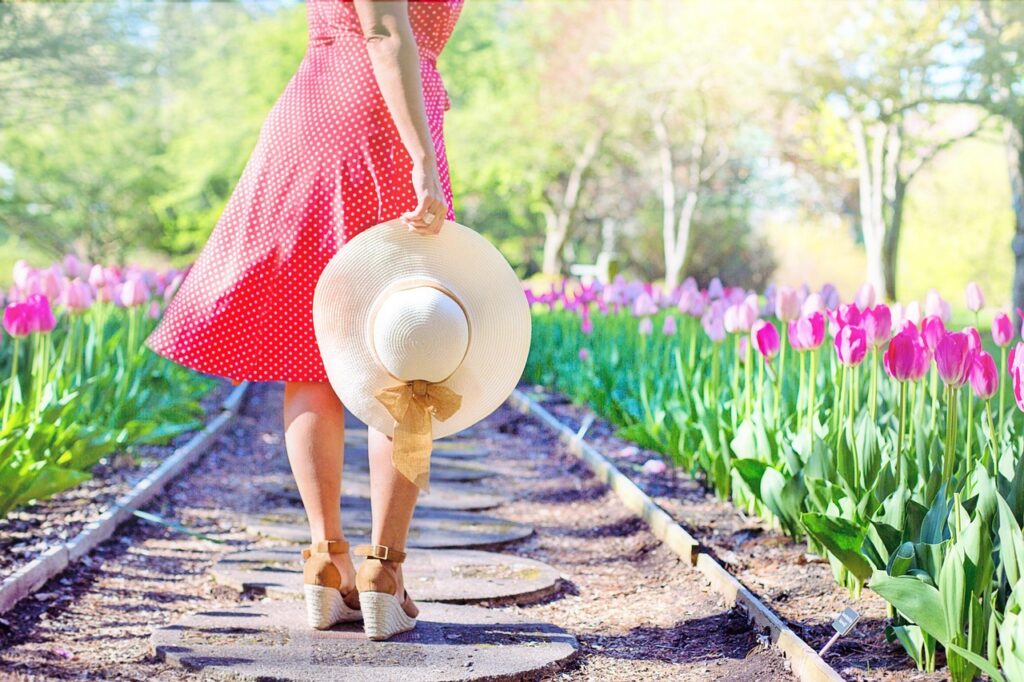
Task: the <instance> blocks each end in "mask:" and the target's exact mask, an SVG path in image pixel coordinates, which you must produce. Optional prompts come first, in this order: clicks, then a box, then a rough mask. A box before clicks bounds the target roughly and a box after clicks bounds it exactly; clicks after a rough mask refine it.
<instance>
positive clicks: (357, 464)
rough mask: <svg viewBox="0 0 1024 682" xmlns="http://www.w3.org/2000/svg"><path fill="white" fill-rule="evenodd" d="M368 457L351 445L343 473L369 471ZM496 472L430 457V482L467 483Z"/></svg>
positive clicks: (488, 476)
mask: <svg viewBox="0 0 1024 682" xmlns="http://www.w3.org/2000/svg"><path fill="white" fill-rule="evenodd" d="M369 470H370V459H369V455H368V453H367V451H366V448H365V447H364V448H358V447H353V448H349V449H348V450H346V451H345V475H346V476H347V475H348V473H349V472H353V471H362V472H369ZM497 475H498V474H497V472H496V471H494V470H493V469H490V468H488V467H485V466H482V465H479V464H473V463H472V462H457V461H453V460H448V461H445V460H444V458H443V457H438V458H436V459H435V458H431V462H430V482H431V483H435V482H457V483H468V482H473V481H482V480H484V479H486V478H491V477H492V476H497Z"/></svg>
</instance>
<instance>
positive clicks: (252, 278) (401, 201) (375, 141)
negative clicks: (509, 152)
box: [146, 0, 462, 639]
mask: <svg viewBox="0 0 1024 682" xmlns="http://www.w3.org/2000/svg"><path fill="white" fill-rule="evenodd" d="M461 5H462V0H438V1H433V2H428V1H420V0H409V1H408V2H406V0H399V1H394V2H380V1H374V0H308V2H307V13H308V28H309V32H308V47H307V50H306V54H305V55H304V57H303V59H302V62H301V63H300V64H299V67H298V71H297V72H296V73H295V75H294V76H293V77H292V78H291V80H290V81H289V82H288V84H287V86H286V87H285V89H284V92H283V93H282V94H281V96H280V98H279V99H278V100H277V102H276V103H275V104H274V106H273V108H272V109H271V111H270V113H269V114H268V116H267V119H266V121H265V122H264V124H263V127H262V129H261V131H260V135H259V138H258V140H257V142H256V146H255V149H254V150H253V152H252V155H251V157H250V158H249V161H248V163H247V164H246V167H245V169H244V170H243V172H242V175H241V177H240V179H239V181H238V185H237V186H236V187H235V190H234V192H233V193H232V196H231V198H230V199H229V200H228V203H227V205H226V207H225V209H224V212H223V214H222V215H221V217H220V219H219V220H218V222H217V225H216V227H215V229H214V231H213V233H212V234H211V236H210V239H209V241H208V242H207V244H206V246H205V247H204V248H203V250H202V251H201V253H200V254H199V256H198V257H197V258H196V260H195V262H194V263H193V265H192V267H191V268H190V269H189V271H188V274H187V275H186V276H185V278H184V280H183V281H182V283H181V285H180V288H179V289H178V291H177V292H176V294H175V295H174V298H173V299H172V300H171V302H170V303H169V304H168V306H167V310H166V311H165V313H164V316H163V318H162V319H161V321H160V324H159V325H158V326H157V328H156V329H155V330H154V331H153V333H152V334H151V335H150V337H149V338H148V339H147V340H146V344H147V345H148V346H149V347H150V348H151V349H152V350H153V351H155V352H157V353H159V354H161V355H164V356H165V357H167V358H170V359H172V360H174V361H176V362H178V363H180V364H183V365H186V366H188V367H191V368H193V369H196V370H199V371H202V372H206V373H210V374H217V375H221V376H225V377H228V378H230V379H232V380H233V381H234V383H236V384H237V383H240V382H241V381H243V380H249V381H283V382H285V390H284V428H285V445H286V448H287V451H288V459H289V462H290V464H291V469H292V472H293V474H294V476H295V480H296V483H297V485H298V489H299V493H300V495H301V497H302V503H303V505H304V506H305V508H306V513H307V515H308V517H309V525H310V533H311V537H312V543H311V545H310V547H309V548H307V549H306V550H303V556H304V557H305V558H306V565H305V571H304V573H305V582H306V600H307V609H308V615H309V623H310V625H311V626H313V627H316V628H324V627H329V626H330V625H332V624H333V623H334V622H337V621H339V620H356V619H358V618H359V617H360V612H359V611H358V608H359V607H358V604H359V596H358V590H357V589H356V571H355V568H354V565H353V562H352V559H351V558H350V556H349V552H348V543H347V541H345V536H344V533H343V530H342V522H341V514H340V497H341V474H342V464H343V458H344V455H343V451H344V437H345V432H344V419H343V408H342V404H341V402H340V401H339V399H338V397H337V395H336V394H335V393H334V391H333V390H332V389H331V386H330V384H329V383H328V381H327V375H326V372H325V370H324V366H323V361H322V359H321V357H320V352H319V349H318V347H317V343H316V338H315V336H314V330H313V322H312V313H311V311H312V300H313V291H314V288H315V286H316V282H317V279H318V277H319V275H320V272H321V271H322V270H323V268H324V266H325V265H326V264H327V262H328V261H329V260H330V259H331V257H332V256H333V255H334V254H335V253H336V252H337V250H338V249H339V248H340V247H341V246H342V245H343V244H344V243H345V242H346V241H348V240H349V239H351V238H353V237H354V236H356V235H357V234H359V233H360V232H362V231H363V230H365V229H367V228H369V227H371V226H374V225H377V224H379V223H382V222H385V221H388V220H393V219H395V218H400V219H401V221H402V222H403V223H404V224H406V225H407V226H408V228H409V230H411V231H415V232H419V233H423V234H436V233H437V232H439V231H440V230H441V228H442V226H443V224H444V221H445V220H446V219H447V220H452V221H454V220H455V213H454V211H453V209H452V196H451V184H450V181H449V176H448V164H447V159H446V156H445V148H444V138H443V131H442V123H443V115H444V111H445V110H447V109H448V108H449V107H450V103H449V101H448V97H447V93H446V92H445V89H444V86H443V83H442V81H441V77H440V74H439V73H438V71H437V66H436V59H437V55H438V54H439V53H440V52H441V50H442V49H443V48H444V46H445V43H446V42H447V40H448V38H449V36H450V35H451V32H452V29H453V28H454V27H455V22H456V21H457V19H458V16H459V12H460V10H461ZM369 457H370V479H371V480H370V486H371V490H370V498H371V499H370V503H371V509H372V513H373V529H372V542H373V543H374V545H373V546H364V547H362V548H360V547H357V548H356V549H357V553H359V554H361V555H363V556H367V557H368V558H367V559H366V560H365V561H364V562H363V564H362V565H361V566H360V572H359V584H360V587H361V589H363V590H364V591H372V592H375V593H378V594H379V593H383V592H386V593H387V594H388V595H394V599H393V600H392V601H393V602H394V604H396V605H398V606H396V607H395V608H396V609H398V608H399V606H400V610H399V612H397V613H385V614H383V615H382V614H379V613H373V614H370V613H367V618H366V619H365V622H364V628H365V630H366V634H367V636H368V637H371V638H373V639H386V638H388V637H390V636H391V635H393V634H395V633H397V632H401V631H404V630H408V629H410V628H412V627H413V626H414V625H415V617H416V615H417V613H418V610H417V608H416V605H415V603H413V601H412V599H411V598H409V596H408V594H407V593H406V592H405V590H404V583H403V578H402V570H401V560H402V559H404V550H405V541H406V535H407V534H408V530H409V523H410V522H411V520H412V513H413V508H414V506H415V504H416V497H417V493H418V488H417V487H416V485H415V484H413V483H412V482H411V481H409V480H407V479H406V478H404V477H403V476H401V475H400V474H399V473H398V472H396V471H395V470H394V469H393V468H392V465H391V440H390V438H389V437H388V436H385V435H384V434H383V433H381V432H380V431H377V430H375V429H370V432H369Z"/></svg>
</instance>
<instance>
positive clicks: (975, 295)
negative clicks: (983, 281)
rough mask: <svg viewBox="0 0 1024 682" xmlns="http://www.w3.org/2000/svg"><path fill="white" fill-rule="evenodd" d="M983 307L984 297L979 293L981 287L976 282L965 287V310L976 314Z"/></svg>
mask: <svg viewBox="0 0 1024 682" xmlns="http://www.w3.org/2000/svg"><path fill="white" fill-rule="evenodd" d="M984 307H985V295H984V294H983V293H981V287H980V286H978V283H977V282H971V283H970V284H968V285H967V309H968V310H970V311H971V312H975V313H976V312H978V311H979V310H981V309H982V308H984Z"/></svg>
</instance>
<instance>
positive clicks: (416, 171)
mask: <svg viewBox="0 0 1024 682" xmlns="http://www.w3.org/2000/svg"><path fill="white" fill-rule="evenodd" d="M412 187H413V189H414V190H415V192H416V199H417V204H416V208H414V209H413V210H411V211H409V212H408V213H403V214H402V217H401V221H402V224H403V225H406V226H407V227H408V228H409V231H410V232H419V233H420V234H437V233H438V232H440V231H441V226H442V225H443V224H444V220H445V216H447V215H448V205H447V204H446V203H445V201H444V191H443V190H442V189H441V177H440V174H439V173H438V171H437V162H436V161H435V160H430V161H426V162H423V163H416V164H413V167H412Z"/></svg>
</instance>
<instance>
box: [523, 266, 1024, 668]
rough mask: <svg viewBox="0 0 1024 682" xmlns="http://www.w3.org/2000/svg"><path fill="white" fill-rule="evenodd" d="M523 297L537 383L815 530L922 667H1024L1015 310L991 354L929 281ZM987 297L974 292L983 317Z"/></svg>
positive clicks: (746, 500)
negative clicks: (529, 309) (899, 295)
mask: <svg viewBox="0 0 1024 682" xmlns="http://www.w3.org/2000/svg"><path fill="white" fill-rule="evenodd" d="M528 297H529V298H530V299H531V303H533V305H534V312H535V316H534V325H535V326H534V330H535V333H534V339H533V345H532V347H531V355H530V361H529V363H528V366H527V371H526V373H525V376H524V379H525V380H527V381H530V382H532V383H535V384H540V385H544V386H550V387H553V388H555V389H557V390H559V391H562V392H564V393H565V394H566V395H568V396H570V397H571V398H572V399H573V400H575V401H577V402H584V401H586V402H589V403H590V404H591V405H592V407H593V408H594V410H595V411H596V412H597V413H599V414H601V415H602V416H604V417H606V418H607V419H608V420H609V421H610V422H612V423H613V424H615V425H616V426H617V427H619V435H621V436H623V437H625V438H629V439H631V440H633V441H635V442H637V443H638V444H639V445H641V446H643V447H646V448H650V449H653V450H657V451H659V452H662V453H664V454H665V455H666V456H667V458H668V459H669V460H670V461H671V462H672V463H674V464H675V465H676V466H678V467H681V468H682V469H684V470H685V471H687V472H688V473H692V474H693V475H695V476H697V477H699V478H700V479H701V480H702V481H704V482H705V483H706V485H707V486H708V487H709V488H711V489H713V490H714V491H715V492H716V493H717V494H718V495H719V496H721V497H722V498H727V499H731V500H732V501H733V503H734V504H735V505H737V507H739V508H740V509H742V510H745V511H746V512H747V513H750V514H757V515H759V516H761V517H762V518H764V519H766V520H768V521H769V522H771V523H772V524H774V525H775V526H776V527H777V528H778V529H780V530H781V531H782V532H784V533H785V534H786V535H789V536H790V537H791V538H793V539H794V540H800V541H805V542H806V544H807V550H808V552H809V553H810V554H814V555H820V556H824V557H826V558H827V560H828V562H829V566H830V568H831V572H832V575H833V577H834V579H835V580H836V582H837V584H839V585H841V586H843V587H844V588H845V589H846V590H847V592H848V594H849V595H850V598H851V599H854V600H856V599H858V598H860V596H861V590H862V587H863V586H864V585H869V586H870V588H871V589H872V590H873V592H874V593H875V594H876V595H879V596H881V597H882V598H884V599H885V600H886V601H887V602H888V605H887V609H886V611H887V613H886V615H887V618H885V619H880V620H882V621H884V622H879V623H878V626H879V628H880V629H881V628H884V633H885V635H886V636H887V637H889V638H890V639H891V640H892V641H896V642H899V643H900V644H902V646H903V647H904V649H905V650H906V651H907V652H908V653H909V654H910V656H911V657H912V659H913V660H914V662H915V663H916V664H917V666H918V667H920V668H922V669H924V670H934V669H935V668H936V667H938V666H939V665H941V663H942V659H941V658H940V651H941V649H943V648H944V649H945V652H946V658H947V667H948V671H949V674H950V676H951V677H952V678H953V679H955V680H969V679H972V678H973V677H975V676H976V674H978V672H979V671H984V672H986V673H988V674H989V675H990V676H991V677H992V678H993V679H1004V678H1003V675H1005V679H1009V680H1014V679H1022V678H1024V670H1022V668H1021V667H1020V666H1021V665H1022V661H1024V658H1022V654H1021V652H1020V649H1019V647H1021V646H1024V618H1022V617H1021V616H1020V610H1021V604H1020V602H1021V601H1024V582H1022V580H1021V572H1022V571H1021V567H1022V566H1024V536H1022V534H1021V531H1020V524H1021V522H1022V517H1024V465H1022V464H1021V461H1022V458H1021V457H1020V456H1019V452H1020V438H1021V430H1020V425H1019V423H1018V421H1019V420H1018V419H1017V418H1016V415H1015V413H1014V411H1013V410H1012V407H1011V408H1010V409H1007V403H1008V402H1009V401H1006V400H1004V399H1003V398H1002V396H1003V395H1004V394H1005V388H1004V390H1003V392H1002V393H1001V392H1000V391H999V389H1000V387H1005V386H1007V385H1009V384H1011V383H1012V384H1013V386H1014V387H1016V388H1017V389H1018V390H1017V391H1016V396H1017V397H1018V398H1021V391H1020V390H1019V388H1020V385H1021V375H1022V371H1024V370H1022V366H1024V364H1022V363H1024V353H1015V352H1012V351H1011V352H1010V353H1009V359H1010V362H1009V363H1007V362H1005V361H1002V360H1003V358H1005V357H1006V351H1007V348H1008V347H1009V345H1010V344H1011V342H1012V337H1013V332H1012V327H1011V325H1010V320H1009V318H1008V317H1007V316H1006V315H1005V314H999V315H997V316H996V318H995V320H994V323H993V325H992V338H991V341H989V342H988V344H987V348H988V349H991V350H986V345H984V344H982V338H981V335H980V333H979V332H978V331H977V329H976V328H975V327H968V328H966V329H963V330H959V331H949V330H947V328H946V327H947V325H948V324H949V321H950V312H951V311H950V306H949V305H948V304H946V303H945V302H944V301H942V299H941V298H940V297H938V296H937V294H934V293H933V294H931V295H930V296H929V300H928V301H927V302H926V304H925V310H924V311H923V313H924V314H922V311H921V309H920V305H919V304H917V303H911V304H908V305H905V306H904V305H897V306H893V307H889V306H886V305H884V304H879V305H876V304H875V301H874V300H873V298H874V296H873V295H872V292H871V290H870V289H868V288H865V289H864V290H862V291H861V292H860V293H859V294H858V297H857V300H856V301H854V302H851V303H846V304H842V303H841V302H840V301H839V298H838V296H837V295H836V293H835V291H834V289H831V288H829V287H826V288H825V289H824V290H823V291H821V292H816V293H810V292H807V291H806V290H794V289H785V288H783V289H778V290H773V291H768V292H765V295H763V296H761V295H757V294H753V293H752V292H746V291H743V290H740V289H731V288H725V287H722V286H721V285H720V284H719V283H717V282H712V283H711V285H710V286H709V287H708V288H707V289H700V288H698V287H697V286H696V284H695V283H693V282H692V281H688V282H687V283H685V284H684V285H683V286H682V287H680V288H678V289H676V290H675V291H673V292H668V293H665V292H661V291H659V290H658V289H656V288H655V287H652V286H650V285H646V284H643V283H639V282H628V283H627V282H625V281H623V280H621V279H620V280H617V281H616V283H615V284H613V285H612V286H607V287H600V286H598V285H594V286H580V285H578V284H571V283H563V284H562V286H561V287H552V288H551V289H550V290H549V291H547V292H544V293H542V294H536V293H534V292H528ZM980 299H981V296H980V291H978V290H977V289H976V288H972V290H971V291H969V295H968V301H969V304H970V306H971V308H972V309H973V310H975V311H977V310H978V309H980V308H981V307H982V305H981V304H982V301H981V300H980ZM777 325H779V326H777ZM656 326H657V327H658V328H660V330H661V332H660V333H654V329H655V327H656ZM780 327H781V329H782V330H784V333H780ZM894 332H895V333H894ZM826 338H830V342H829V343H828V344H826V343H825V341H826ZM1021 346H1024V344H1018V347H1021ZM993 353H996V354H998V355H999V356H1000V360H1001V361H1000V362H998V363H997V362H996V361H995V360H994V358H993ZM1014 360H1016V362H1015V361H1014ZM968 385H969V386H970V387H969V388H968ZM940 386H941V387H942V390H941V391H940V390H939V388H940ZM1011 405H1012V403H1011ZM646 468H647V469H648V470H649V471H652V472H653V471H656V470H657V468H658V465H657V463H656V462H654V463H649V464H647V465H646ZM755 589H756V586H755ZM795 608H799V605H797V606H796V607H795ZM1000 670H1001V671H1002V673H1000Z"/></svg>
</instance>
